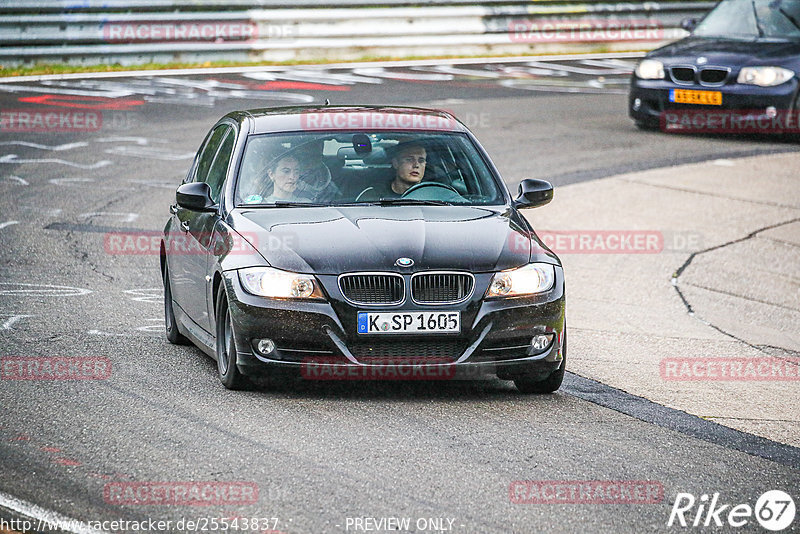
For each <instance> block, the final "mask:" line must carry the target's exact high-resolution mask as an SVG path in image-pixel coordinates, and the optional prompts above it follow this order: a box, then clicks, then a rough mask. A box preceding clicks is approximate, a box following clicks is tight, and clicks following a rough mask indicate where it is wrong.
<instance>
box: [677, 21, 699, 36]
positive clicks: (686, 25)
mask: <svg viewBox="0 0 800 534" xmlns="http://www.w3.org/2000/svg"><path fill="white" fill-rule="evenodd" d="M697 22H698V20H697V19H694V18H691V19H683V20H682V21H681V29H683V30H686V31H687V32H689V33H691V32H693V31H694V29H695V28H696V27H697Z"/></svg>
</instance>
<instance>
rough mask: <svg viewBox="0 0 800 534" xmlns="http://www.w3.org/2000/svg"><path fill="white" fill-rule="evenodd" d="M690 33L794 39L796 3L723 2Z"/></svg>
mask: <svg viewBox="0 0 800 534" xmlns="http://www.w3.org/2000/svg"><path fill="white" fill-rule="evenodd" d="M693 33H694V35H698V36H701V37H729V38H733V39H755V38H766V39H798V38H800V0H724V1H723V2H721V3H720V4H719V5H718V6H717V7H716V8H714V10H713V11H712V12H711V13H709V14H708V16H707V17H706V18H705V19H703V21H702V22H701V23H700V24H698V26H697V28H695V30H694V32H693Z"/></svg>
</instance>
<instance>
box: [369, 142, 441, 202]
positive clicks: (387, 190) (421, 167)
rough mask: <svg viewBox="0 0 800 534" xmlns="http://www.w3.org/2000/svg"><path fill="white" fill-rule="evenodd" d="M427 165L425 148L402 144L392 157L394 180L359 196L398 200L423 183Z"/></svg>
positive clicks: (412, 144)
mask: <svg viewBox="0 0 800 534" xmlns="http://www.w3.org/2000/svg"><path fill="white" fill-rule="evenodd" d="M426 163H427V153H426V151H425V147H424V146H422V145H421V144H419V143H416V142H414V141H409V142H407V143H402V144H400V145H398V146H397V147H396V148H395V154H394V156H393V157H392V168H393V169H394V172H395V175H394V179H392V180H391V181H387V182H382V183H379V184H376V185H374V186H372V187H368V188H367V189H365V190H364V191H362V192H361V195H359V196H362V195H365V194H366V195H365V196H367V197H368V198H398V197H400V196H401V195H402V194H403V193H405V192H406V191H407V190H408V189H409V188H410V187H412V186H414V185H417V184H418V183H420V181H422V177H423V176H425V164H426Z"/></svg>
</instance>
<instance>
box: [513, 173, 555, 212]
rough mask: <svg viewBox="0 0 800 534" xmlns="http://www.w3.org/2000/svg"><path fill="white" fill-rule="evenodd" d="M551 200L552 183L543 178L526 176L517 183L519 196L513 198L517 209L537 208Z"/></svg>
mask: <svg viewBox="0 0 800 534" xmlns="http://www.w3.org/2000/svg"><path fill="white" fill-rule="evenodd" d="M551 200H553V185H552V184H551V183H550V182H547V181H545V180H536V179H534V178H528V179H526V180H522V182H520V184H519V196H517V198H515V199H514V206H515V207H516V208H517V209H525V208H537V207H539V206H544V205H545V204H547V203H548V202H550V201H551Z"/></svg>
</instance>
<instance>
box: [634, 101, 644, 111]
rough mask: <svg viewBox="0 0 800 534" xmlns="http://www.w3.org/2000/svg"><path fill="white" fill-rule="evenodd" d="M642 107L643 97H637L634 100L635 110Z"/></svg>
mask: <svg viewBox="0 0 800 534" xmlns="http://www.w3.org/2000/svg"><path fill="white" fill-rule="evenodd" d="M641 107H642V99H641V98H635V99H634V100H633V111H639V108H641Z"/></svg>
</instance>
